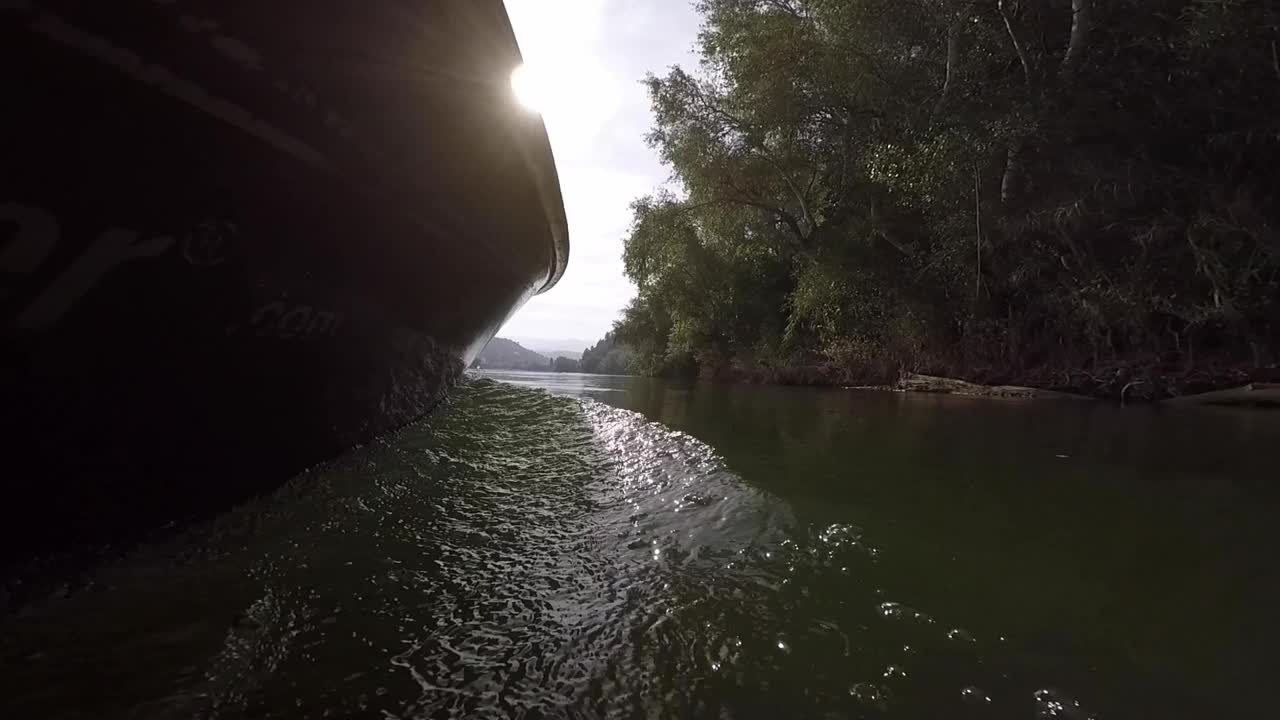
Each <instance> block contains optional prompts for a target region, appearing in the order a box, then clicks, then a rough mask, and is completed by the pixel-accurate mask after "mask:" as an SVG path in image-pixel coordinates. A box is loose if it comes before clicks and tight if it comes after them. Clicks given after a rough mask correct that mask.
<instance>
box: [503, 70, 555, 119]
mask: <svg viewBox="0 0 1280 720" xmlns="http://www.w3.org/2000/svg"><path fill="white" fill-rule="evenodd" d="M511 90H512V92H514V93H515V96H516V100H518V101H519V102H520V104H521V105H523V106H524V107H525V108H526V109H528V110H532V111H534V112H542V111H543V110H545V109H546V102H547V88H546V83H544V82H543V81H542V79H541V78H539V77H538V74H537V73H536V72H534V71H533V70H532V69H531V68H530V67H529V66H528V65H521V66H519V67H517V68H516V69H515V70H512V71H511Z"/></svg>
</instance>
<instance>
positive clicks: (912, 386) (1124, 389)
mask: <svg viewBox="0 0 1280 720" xmlns="http://www.w3.org/2000/svg"><path fill="white" fill-rule="evenodd" d="M706 370H707V369H706V368H704V371H703V372H702V373H701V375H702V377H704V378H706V379H714V380H722V381H729V382H741V383H747V384H773V385H801V386H816V387H860V388H866V387H870V388H877V389H885V390H895V391H901V392H927V393H948V394H957V395H968V396H975V397H978V396H981V397H993V398H1020V399H1048V398H1055V399H1064V398H1090V399H1096V400H1105V401H1109V402H1115V403H1121V404H1131V403H1154V402H1167V401H1173V402H1178V403H1192V402H1199V401H1203V402H1205V403H1213V404H1239V405H1267V406H1270V405H1280V366H1270V367H1262V368H1258V367H1249V366H1244V365H1239V364H1234V365H1233V364H1228V363H1222V364H1218V365H1206V366H1203V367H1195V368H1190V369H1187V368H1172V367H1166V366H1161V365H1159V364H1155V363H1142V362H1126V363H1116V364H1114V365H1108V366H1101V367H1095V368H1089V369H1081V368H1051V367H1043V368H1034V369H1026V370H1012V369H1007V368H990V367H988V368H962V367H953V366H940V367H924V368H919V369H918V372H917V371H916V370H915V369H913V370H907V369H904V368H901V367H895V366H893V365H891V364H889V363H879V364H868V365H860V366H848V365H841V364H838V363H831V362H828V363H813V364H806V365H795V366H785V367H760V366H755V367H744V366H729V367H720V368H717V369H715V370H714V371H710V372H708V371H706Z"/></svg>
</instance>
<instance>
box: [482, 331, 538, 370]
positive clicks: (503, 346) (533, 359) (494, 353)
mask: <svg viewBox="0 0 1280 720" xmlns="http://www.w3.org/2000/svg"><path fill="white" fill-rule="evenodd" d="M472 367H479V368H484V369H488V370H549V369H551V358H549V357H547V356H545V355H540V354H538V353H536V352H534V351H532V350H530V349H529V348H527V347H525V346H523V345H521V344H520V343H518V342H516V341H514V340H508V339H506V338H500V337H496V338H494V339H492V340H490V341H489V344H488V345H486V346H485V347H484V350H481V351H480V357H478V358H477V359H476V362H475V364H474V365H473V366H472Z"/></svg>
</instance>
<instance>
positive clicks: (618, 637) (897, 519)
mask: <svg viewBox="0 0 1280 720" xmlns="http://www.w3.org/2000/svg"><path fill="white" fill-rule="evenodd" d="M1277 445H1280V417H1278V416H1276V415H1274V414H1268V413H1257V412H1233V411H1223V410H1191V409H1188V410H1180V411H1177V412H1168V411H1164V412H1161V411H1158V410H1154V409H1149V408H1130V409H1120V408H1115V407H1110V406H1106V405H1100V404H1099V405H1095V404H1092V403H1051V402H1018V401H991V400H974V399H965V398H954V397H941V396H919V395H901V394H892V393H877V392H867V391H848V390H816V389H799V388H772V387H748V386H727V385H701V384H680V383H665V382H662V381H656V380H649V379H642V378H621V377H599V376H582V375H554V374H539V373H496V372H490V373H486V374H485V375H484V376H479V377H472V378H471V379H470V380H469V381H468V382H467V383H466V384H465V385H464V386H463V387H461V388H459V389H457V390H456V391H455V393H454V394H453V396H452V398H451V400H450V401H449V403H448V407H447V409H446V410H444V411H443V412H439V413H437V414H436V415H434V416H432V417H430V418H428V419H426V420H424V421H422V422H419V423H417V424H415V425H413V426H410V427H408V428H406V429H404V430H403V431H401V432H399V433H397V434H394V435H392V436H389V437H386V438H383V439H381V440H379V441H377V442H374V443H372V444H370V445H369V446H366V447H363V448H360V449H357V450H354V451H352V452H350V453H348V454H347V455H345V456H343V457H342V458H339V459H337V460H335V461H333V462H330V463H326V464H325V465H323V466H320V467H317V468H314V469H313V470H311V471H309V472H307V473H305V474H303V475H302V476H301V477H299V478H297V479H295V480H294V481H292V482H290V483H289V484H288V485H287V486H286V487H285V488H283V489H282V490H280V491H279V492H277V493H274V494H272V495H271V496H269V497H264V498H261V499H259V500H256V501H254V502H251V503H249V504H247V505H245V506H244V507H241V508H239V509H237V510H235V511H233V512H230V513H228V514H226V515H224V516H222V517H219V518H218V519H216V520H215V521H213V522H210V523H207V524H204V525H201V526H200V527H197V528H192V529H190V530H187V531H185V532H183V533H182V534H181V535H180V536H178V537H174V538H171V539H169V540H166V541H164V542H159V543H155V544H152V545H149V546H147V547H144V548H141V549H139V550H137V551H136V552H131V553H130V554H128V555H127V556H125V557H121V558H117V559H115V560H112V561H110V562H108V563H107V564H106V565H104V566H103V567H101V568H100V569H98V570H97V571H96V572H95V573H94V574H93V575H92V578H91V580H90V581H89V582H88V584H87V587H82V588H77V589H76V590H74V591H68V592H58V593H54V594H53V595H52V596H50V597H48V598H46V599H42V600H40V601H39V602H36V603H35V604H33V605H32V606H30V607H28V608H26V609H25V610H23V611H22V612H21V613H19V614H17V615H14V616H11V617H8V618H4V619H3V620H0V661H2V662H3V673H0V716H3V717H12V718H36V717H40V718H59V717H65V718H75V717H85V718H90V717H91V718H111V717H122V718H124V717H130V718H237V717H255V718H267V717H271V718H276V717H279V718H284V717H311V718H322V717H371V718H418V717H430V718H435V717H456V718H463V717H466V718H471V717H478V718H483V717H495V718H496V717H528V718H535V717H619V718H623V717H625V718H674V717H697V718H793V717H794V718H810V717H812V718H845V717H850V718H1026V719H1028V720H1031V719H1040V718H1070V719H1074V718H1089V717H1094V718H1210V717H1223V718H1236V717H1240V718H1252V717H1258V718H1271V717H1276V716H1277V715H1278V714H1280V709H1278V708H1277V704H1276V701H1275V700H1274V697H1273V696H1274V692H1273V690H1272V685H1271V683H1272V682H1273V677H1274V673H1275V670H1276V668H1277V667H1278V664H1277V661H1276V652H1277V648H1278V647H1280V615H1278V614H1277V612H1276V608H1277V607H1280V570H1278V569H1277V568H1276V564H1275V557H1276V549H1277V545H1280V543H1278V542H1277V538H1276V526H1275V518H1276V517H1277V513H1276V510H1277V505H1278V504H1280V489H1277V487H1276V486H1275V484H1276V479H1277V474H1276V470H1275V460H1276V457H1277V453H1276V448H1277Z"/></svg>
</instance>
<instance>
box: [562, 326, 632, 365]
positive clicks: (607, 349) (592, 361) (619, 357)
mask: <svg viewBox="0 0 1280 720" xmlns="http://www.w3.org/2000/svg"><path fill="white" fill-rule="evenodd" d="M633 358H634V353H632V351H631V350H630V349H629V348H627V347H626V346H623V345H619V344H618V343H617V340H616V339H615V338H614V336H613V333H606V334H605V336H604V338H603V339H602V340H600V342H598V343H596V344H595V345H592V346H591V347H589V348H587V349H586V351H585V352H583V353H582V361H581V362H580V363H578V367H577V368H575V369H576V370H579V371H581V372H585V373H597V374H601V375H629V374H632V373H633V369H632V365H633V364H634V360H633Z"/></svg>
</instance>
